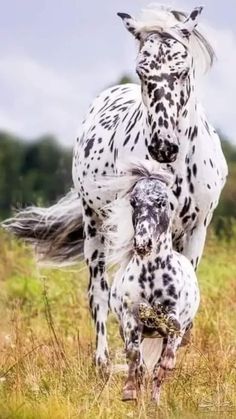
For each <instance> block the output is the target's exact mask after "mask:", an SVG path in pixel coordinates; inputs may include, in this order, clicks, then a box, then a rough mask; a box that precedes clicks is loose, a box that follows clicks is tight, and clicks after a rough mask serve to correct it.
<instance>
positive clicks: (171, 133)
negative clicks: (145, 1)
mask: <svg viewBox="0 0 236 419" xmlns="http://www.w3.org/2000/svg"><path fill="white" fill-rule="evenodd" d="M201 10H202V8H201V7H198V8H196V9H194V10H193V11H192V13H191V14H190V15H189V16H188V17H187V18H186V19H185V21H183V22H177V21H176V24H174V25H173V26H172V27H169V28H168V29H164V28H162V27H161V26H159V25H158V24H157V26H154V25H153V24H152V25H150V26H148V25H146V26H145V25H144V24H143V23H141V22H138V21H136V20H135V19H133V18H132V17H131V16H129V15H127V14H124V13H119V16H120V17H121V18H122V19H123V22H124V24H125V26H126V28H127V29H128V31H129V32H131V33H132V34H133V35H134V36H135V37H136V39H138V40H139V42H140V47H139V54H138V59H137V66H136V72H137V74H138V76H139V78H140V81H141V90H142V98H143V102H144V104H145V105H146V107H147V110H148V121H147V123H148V125H149V127H150V132H151V144H150V145H149V153H150V155H151V156H152V157H153V158H154V159H155V160H157V161H159V162H166V163H168V162H173V161H175V160H176V157H177V154H178V150H179V138H180V130H179V118H180V116H181V111H182V113H183V111H184V109H185V106H186V105H187V103H188V100H189V97H190V94H191V89H192V88H193V87H192V86H191V83H192V82H193V80H192V77H193V56H192V54H191V52H190V48H189V42H190V38H191V36H192V34H193V33H194V34H195V27H196V26H197V21H198V16H199V14H200V13H201ZM172 18H173V16H172ZM196 33H198V32H196ZM194 36H195V35H194ZM191 70H192V71H191Z"/></svg>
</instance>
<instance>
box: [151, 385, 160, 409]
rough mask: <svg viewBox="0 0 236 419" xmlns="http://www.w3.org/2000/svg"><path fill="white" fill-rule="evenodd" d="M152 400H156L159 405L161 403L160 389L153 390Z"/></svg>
mask: <svg viewBox="0 0 236 419" xmlns="http://www.w3.org/2000/svg"><path fill="white" fill-rule="evenodd" d="M152 401H153V402H155V403H156V404H157V405H158V406H159V404H160V389H155V390H153V391H152Z"/></svg>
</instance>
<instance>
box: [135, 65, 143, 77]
mask: <svg viewBox="0 0 236 419" xmlns="http://www.w3.org/2000/svg"><path fill="white" fill-rule="evenodd" d="M136 74H137V75H138V77H139V78H140V79H141V77H142V72H141V70H140V68H138V67H137V68H136Z"/></svg>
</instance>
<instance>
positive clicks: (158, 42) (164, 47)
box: [141, 33, 187, 58]
mask: <svg viewBox="0 0 236 419" xmlns="http://www.w3.org/2000/svg"><path fill="white" fill-rule="evenodd" d="M141 47H142V49H143V50H145V49H148V50H149V51H150V52H155V53H157V52H159V53H164V54H165V53H166V52H167V51H168V54H169V57H170V56H171V55H174V57H173V58H176V54H177V53H180V54H181V53H183V52H185V53H186V51H187V48H186V46H185V45H183V44H182V43H181V42H179V41H178V40H177V39H175V38H174V37H172V36H168V34H167V35H162V34H158V33H150V34H148V35H147V37H146V39H145V40H144V41H143V43H142V46H141Z"/></svg>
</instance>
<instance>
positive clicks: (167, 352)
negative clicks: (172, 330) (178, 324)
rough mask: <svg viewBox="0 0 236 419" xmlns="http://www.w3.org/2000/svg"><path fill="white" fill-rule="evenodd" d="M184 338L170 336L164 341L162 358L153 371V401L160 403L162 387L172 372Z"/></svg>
mask: <svg viewBox="0 0 236 419" xmlns="http://www.w3.org/2000/svg"><path fill="white" fill-rule="evenodd" d="M181 340H182V337H180V336H179V337H171V336H168V337H166V338H164V340H163V348H162V353H161V356H160V358H159V360H158V362H157V363H156V365H155V367H154V370H153V386H152V399H153V400H154V401H156V402H157V403H158V404H159V402H160V392H161V385H162V383H163V381H164V380H165V378H166V376H167V374H168V372H169V371H172V370H173V369H174V367H175V362H176V351H177V349H178V347H179V346H180V343H181Z"/></svg>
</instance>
